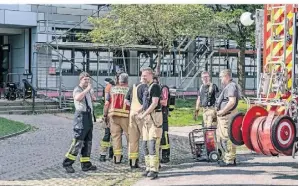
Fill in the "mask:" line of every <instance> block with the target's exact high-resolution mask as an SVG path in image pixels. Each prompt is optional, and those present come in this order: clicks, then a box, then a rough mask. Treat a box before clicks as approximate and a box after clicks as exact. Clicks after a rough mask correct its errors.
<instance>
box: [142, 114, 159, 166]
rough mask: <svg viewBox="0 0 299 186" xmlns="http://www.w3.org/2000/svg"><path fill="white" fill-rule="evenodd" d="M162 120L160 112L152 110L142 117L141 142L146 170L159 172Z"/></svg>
mask: <svg viewBox="0 0 299 186" xmlns="http://www.w3.org/2000/svg"><path fill="white" fill-rule="evenodd" d="M162 122H163V119H162V112H155V111H153V112H152V113H151V114H149V115H147V116H146V117H145V118H144V125H143V128H142V139H143V141H142V142H143V148H144V155H145V166H146V171H152V172H159V164H160V161H159V157H160V153H159V152H160V151H159V149H160V142H161V137H162Z"/></svg>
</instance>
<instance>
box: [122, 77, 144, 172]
mask: <svg viewBox="0 0 299 186" xmlns="http://www.w3.org/2000/svg"><path fill="white" fill-rule="evenodd" d="M146 89H147V84H146V83H145V82H143V81H142V79H141V81H140V83H138V84H134V85H133V86H132V87H131V88H130V90H129V92H128V94H127V96H126V102H127V104H128V105H131V107H130V116H129V128H128V135H129V146H128V151H129V162H130V167H131V168H132V169H134V168H139V139H140V137H141V136H142V127H143V121H142V120H138V119H137V118H136V116H137V115H138V114H140V113H142V112H143V110H144V108H143V105H145V104H143V102H144V101H145V100H146V97H145V95H144V92H145V90H146Z"/></svg>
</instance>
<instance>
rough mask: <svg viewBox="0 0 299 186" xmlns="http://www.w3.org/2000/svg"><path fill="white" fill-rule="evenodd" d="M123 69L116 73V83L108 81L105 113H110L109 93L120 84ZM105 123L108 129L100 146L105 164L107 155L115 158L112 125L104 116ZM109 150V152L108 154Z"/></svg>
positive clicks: (101, 159)
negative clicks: (112, 144) (119, 78)
mask: <svg viewBox="0 0 299 186" xmlns="http://www.w3.org/2000/svg"><path fill="white" fill-rule="evenodd" d="M123 72H124V71H123V69H118V71H117V72H116V75H115V81H111V80H110V79H106V80H107V81H108V82H109V83H108V84H107V86H106V88H105V98H104V99H105V100H104V101H105V106H104V110H103V113H108V111H107V110H105V109H108V108H109V107H108V105H109V99H110V97H109V92H110V90H111V87H112V86H115V85H117V84H118V77H119V75H120V74H121V73H123ZM103 121H104V123H106V127H105V134H104V137H103V139H102V141H101V142H100V146H101V152H100V161H102V162H104V161H106V155H107V154H109V158H110V159H111V158H113V148H112V147H111V142H110V140H111V133H110V124H109V118H108V116H107V115H105V114H104V116H103ZM108 150H109V152H108Z"/></svg>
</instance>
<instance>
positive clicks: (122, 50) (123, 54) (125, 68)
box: [121, 47, 128, 73]
mask: <svg viewBox="0 0 299 186" xmlns="http://www.w3.org/2000/svg"><path fill="white" fill-rule="evenodd" d="M121 52H122V56H123V62H124V70H125V72H126V73H128V72H127V65H126V59H125V51H124V47H121Z"/></svg>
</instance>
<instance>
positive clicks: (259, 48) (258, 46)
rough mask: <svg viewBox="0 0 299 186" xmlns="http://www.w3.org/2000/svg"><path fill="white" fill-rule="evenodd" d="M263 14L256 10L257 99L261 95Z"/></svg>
mask: <svg viewBox="0 0 299 186" xmlns="http://www.w3.org/2000/svg"><path fill="white" fill-rule="evenodd" d="M261 14H262V10H256V12H255V23H256V25H255V30H256V35H257V40H256V42H255V43H256V68H257V75H256V87H257V97H259V95H260V87H259V84H260V74H261V66H262V65H261V64H262V60H261V58H262V46H261V40H262V34H263V32H262V24H263V23H262V22H263V21H262V20H261V17H262V16H260V15H261Z"/></svg>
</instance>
